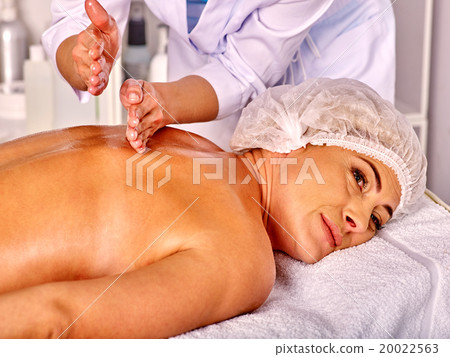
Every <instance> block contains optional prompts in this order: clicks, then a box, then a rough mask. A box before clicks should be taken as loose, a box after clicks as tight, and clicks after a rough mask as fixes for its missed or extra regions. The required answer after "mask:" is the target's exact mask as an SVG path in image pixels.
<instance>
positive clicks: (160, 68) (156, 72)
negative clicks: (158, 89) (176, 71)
mask: <svg viewBox="0 0 450 357" xmlns="http://www.w3.org/2000/svg"><path fill="white" fill-rule="evenodd" d="M167 31H168V27H167V25H164V24H160V25H158V49H157V50H156V54H155V55H154V56H153V58H152V60H151V61H150V70H149V76H148V81H149V82H167V40H168V33H167Z"/></svg>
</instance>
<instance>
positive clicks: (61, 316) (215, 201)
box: [0, 79, 426, 338]
mask: <svg viewBox="0 0 450 357" xmlns="http://www.w3.org/2000/svg"><path fill="white" fill-rule="evenodd" d="M324 144H325V145H324ZM232 147H234V148H235V149H236V150H237V151H239V152H241V154H234V153H226V152H223V151H221V150H220V149H219V148H218V147H216V146H215V145H214V144H212V143H210V142H209V141H208V140H206V139H204V138H201V137H199V136H196V135H191V134H189V133H186V132H183V131H180V130H176V129H171V128H166V129H163V130H161V131H159V132H158V133H156V134H155V135H154V137H153V138H152V140H150V141H149V143H148V152H147V153H145V154H143V155H140V154H135V152H133V149H132V148H131V147H129V144H128V142H127V141H126V139H125V137H124V128H123V127H78V128H71V129H64V130H60V131H54V132H48V133H42V134H38V135H35V136H30V137H26V138H23V139H19V140H16V141H13V142H9V143H5V144H2V145H1V146H0V197H1V205H0V217H1V221H0V237H1V238H0V257H1V262H2V274H1V278H0V316H1V319H0V337H3V338H10V337H59V336H61V337H80V338H84V337H110V338H118V337H133V338H143V337H168V336H173V335H177V334H180V333H182V332H185V331H188V330H190V329H194V328H196V327H199V326H203V325H207V324H211V323H214V322H217V321H220V320H224V319H227V318H231V317H233V316H236V315H238V314H242V313H245V312H249V311H252V310H254V309H256V308H257V307H258V306H260V305H261V304H263V303H264V301H265V299H266V298H267V296H268V294H269V292H270V290H271V288H272V285H273V283H274V279H275V264H274V257H273V253H272V250H273V249H277V250H281V251H284V252H286V253H287V254H289V255H290V256H292V257H293V258H295V259H299V260H302V261H304V262H307V263H314V262H316V261H318V260H320V259H322V258H323V257H325V256H326V255H328V254H330V253H332V252H334V251H336V250H339V249H343V248H347V247H351V246H355V245H358V244H361V243H364V242H366V241H367V240H369V239H370V238H371V237H372V236H373V235H374V234H375V232H376V231H377V229H380V227H381V226H382V225H384V224H385V223H386V222H387V221H389V220H390V219H391V216H394V217H396V216H398V215H400V214H404V213H405V212H406V211H407V209H408V207H410V206H411V205H412V204H413V203H414V202H415V201H416V199H417V198H418V197H420V196H421V195H422V194H423V192H424V188H425V168H426V161H425V158H424V156H423V155H422V153H421V151H420V146H419V143H418V141H417V138H416V136H415V134H414V131H413V129H412V128H411V126H410V125H409V124H408V123H407V122H406V119H404V118H403V117H401V115H400V114H399V113H398V112H397V111H395V109H394V108H393V107H392V106H391V105H390V104H389V103H388V102H385V101H383V100H382V99H381V98H380V97H379V96H378V95H377V94H376V93H375V92H374V91H372V90H371V89H370V88H368V87H367V86H365V85H363V84H361V83H360V82H357V81H353V80H345V79H343V80H328V79H320V80H310V81H307V82H305V83H303V84H302V85H300V86H297V87H294V86H282V87H276V88H273V89H270V90H268V91H267V92H266V93H265V94H263V95H262V96H261V97H258V98H256V99H255V100H254V101H253V102H252V103H251V104H250V105H249V106H248V107H247V109H246V110H245V112H244V113H243V115H242V118H241V121H240V123H239V125H238V127H237V129H236V133H235V135H234V137H233V139H232ZM147 179H148V180H147ZM146 181H148V182H147V185H145V182H146ZM136 185H137V188H139V189H137V188H136Z"/></svg>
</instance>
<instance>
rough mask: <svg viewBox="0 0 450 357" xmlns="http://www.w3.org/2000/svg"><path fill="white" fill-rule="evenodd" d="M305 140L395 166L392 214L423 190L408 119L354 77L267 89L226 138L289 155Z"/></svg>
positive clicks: (235, 144)
mask: <svg viewBox="0 0 450 357" xmlns="http://www.w3.org/2000/svg"><path fill="white" fill-rule="evenodd" d="M307 144H312V145H323V144H326V145H330V146H340V147H343V148H345V149H350V150H354V151H356V152H359V153H361V154H363V155H367V156H371V157H373V158H375V159H377V160H379V161H381V162H383V163H384V164H385V165H387V166H388V167H390V168H391V169H393V170H394V172H395V174H396V175H397V179H398V181H399V184H400V186H401V190H402V192H401V197H400V203H399V205H398V206H397V208H396V209H395V211H394V214H393V218H394V217H398V216H399V215H401V214H404V213H408V209H409V206H410V205H411V204H413V203H414V202H416V201H417V199H418V198H419V197H421V196H422V195H423V193H424V191H425V182H426V168H427V160H426V158H425V155H424V154H423V152H422V149H421V147H420V142H419V139H418V138H417V135H416V133H415V132H414V129H413V127H412V125H411V123H410V122H409V121H408V119H406V117H405V116H404V115H402V114H401V113H400V112H399V111H397V110H396V109H395V108H394V106H393V105H392V104H391V103H390V102H389V101H387V100H384V99H383V98H381V97H380V96H379V95H378V94H377V93H376V92H375V91H374V90H373V89H371V88H370V87H369V86H367V85H366V84H364V83H362V82H360V81H357V80H355V79H348V78H340V79H329V78H315V79H314V78H312V79H309V80H307V81H305V82H303V83H302V84H299V85H297V86H293V85H285V86H278V87H274V88H269V89H268V90H267V91H266V92H264V93H263V94H262V95H260V96H259V97H257V98H256V99H254V100H253V101H252V102H251V103H250V104H249V105H248V106H247V107H246V108H245V109H244V110H243V112H242V115H241V118H240V119H239V123H238V125H237V127H236V130H235V132H234V134H233V137H232V138H231V141H230V146H231V148H232V149H233V150H235V151H240V152H242V151H248V150H250V149H253V148H262V149H266V150H269V151H272V152H279V153H289V152H291V151H293V150H297V149H299V148H302V147H306V145H307Z"/></svg>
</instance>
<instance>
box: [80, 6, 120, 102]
mask: <svg viewBox="0 0 450 357" xmlns="http://www.w3.org/2000/svg"><path fill="white" fill-rule="evenodd" d="M85 9H86V13H87V15H88V17H89V19H90V20H91V21H92V23H91V25H89V26H88V27H87V28H86V30H84V31H81V32H80V33H79V34H78V38H77V43H76V45H75V47H74V48H73V50H72V57H73V60H74V62H75V70H76V72H77V73H78V75H79V76H80V78H81V79H82V81H83V82H84V83H85V85H86V87H87V89H88V91H89V92H90V93H91V94H93V95H99V94H101V93H102V92H103V90H104V89H105V88H106V86H107V85H108V80H109V74H110V73H111V69H112V66H113V64H114V61H115V57H116V56H117V52H118V50H119V47H120V43H121V39H120V33H119V29H118V27H117V24H116V21H115V20H114V18H113V17H112V16H110V15H109V14H108V13H107V11H106V10H105V9H104V8H103V7H102V6H101V5H100V3H99V2H98V1H97V0H86V1H85ZM86 68H88V69H89V71H87V70H86Z"/></svg>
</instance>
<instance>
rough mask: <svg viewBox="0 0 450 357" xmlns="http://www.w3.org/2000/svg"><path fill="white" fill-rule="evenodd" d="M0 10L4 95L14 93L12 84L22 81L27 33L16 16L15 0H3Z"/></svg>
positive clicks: (1, 65)
mask: <svg viewBox="0 0 450 357" xmlns="http://www.w3.org/2000/svg"><path fill="white" fill-rule="evenodd" d="M0 5H3V6H2V8H0V15H1V18H0V19H1V21H0V82H3V83H4V85H3V87H2V88H3V91H4V92H5V93H6V94H10V93H13V92H14V82H16V81H22V80H23V63H24V61H25V59H26V58H27V49H28V45H27V32H26V28H25V26H24V24H23V22H22V21H21V20H20V19H19V18H18V16H17V3H16V0H3V1H2V2H0Z"/></svg>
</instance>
